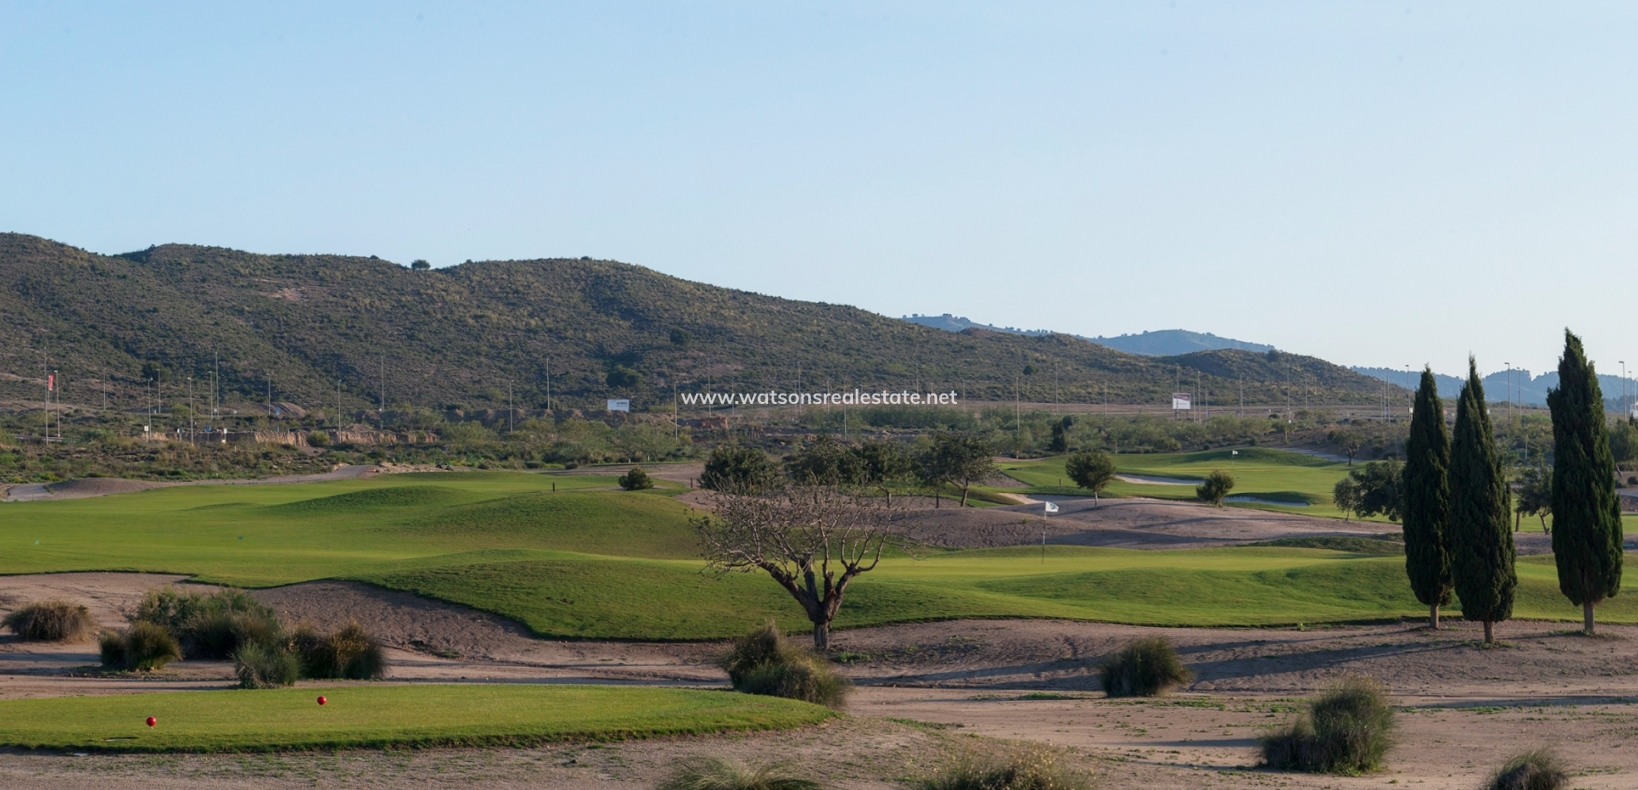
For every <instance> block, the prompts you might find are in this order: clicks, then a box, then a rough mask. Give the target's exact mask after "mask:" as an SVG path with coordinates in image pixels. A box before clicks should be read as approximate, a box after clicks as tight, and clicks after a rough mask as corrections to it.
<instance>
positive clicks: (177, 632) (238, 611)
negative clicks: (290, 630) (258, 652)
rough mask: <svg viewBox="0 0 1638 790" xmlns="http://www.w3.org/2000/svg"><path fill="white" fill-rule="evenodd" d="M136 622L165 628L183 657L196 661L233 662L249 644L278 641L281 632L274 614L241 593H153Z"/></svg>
mask: <svg viewBox="0 0 1638 790" xmlns="http://www.w3.org/2000/svg"><path fill="white" fill-rule="evenodd" d="M132 619H133V621H134V622H145V623H153V624H154V625H157V626H159V627H160V628H163V629H165V630H166V631H167V632H169V633H170V634H171V636H173V637H175V638H176V641H177V642H178V643H180V644H181V645H182V654H183V655H184V656H185V657H187V658H193V659H217V660H220V659H227V658H231V657H232V656H233V654H234V653H235V652H236V651H238V649H239V648H240V647H242V646H244V645H246V644H266V643H271V642H273V641H275V640H277V639H278V638H279V635H280V633H281V630H282V629H281V628H280V626H279V618H278V616H277V615H276V614H274V613H273V610H272V609H270V608H268V607H267V606H265V605H263V604H262V603H260V602H258V601H257V600H256V599H255V598H252V597H250V594H249V593H246V592H244V591H243V590H219V591H217V592H213V593H209V594H201V593H195V592H178V591H176V590H175V589H173V588H168V587H167V588H160V589H155V590H149V591H148V594H147V595H146V596H144V597H143V599H142V603H141V604H140V605H139V606H138V607H137V613H136V616H135V617H134V618H132Z"/></svg>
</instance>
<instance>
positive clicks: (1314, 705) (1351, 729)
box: [1261, 676, 1394, 774]
mask: <svg viewBox="0 0 1638 790" xmlns="http://www.w3.org/2000/svg"><path fill="white" fill-rule="evenodd" d="M1393 729H1394V722H1393V708H1392V707H1390V706H1389V705H1388V695H1387V693H1386V692H1385V691H1384V690H1383V688H1382V685H1381V684H1380V683H1377V682H1376V681H1375V680H1372V679H1370V678H1366V677H1358V676H1354V677H1349V678H1346V679H1344V680H1343V681H1342V682H1340V683H1338V684H1337V685H1336V686H1334V687H1332V688H1331V689H1330V690H1328V691H1326V692H1325V693H1324V694H1321V695H1320V696H1319V697H1318V698H1317V699H1315V700H1314V701H1313V702H1311V703H1309V707H1308V710H1307V711H1306V712H1304V713H1302V714H1301V715H1299V716H1298V717H1297V719H1296V720H1295V721H1293V722H1292V723H1291V724H1289V725H1287V726H1286V727H1284V728H1281V729H1278V730H1275V731H1273V732H1270V733H1268V734H1266V735H1264V736H1263V737H1262V739H1261V740H1262V746H1263V762H1265V763H1266V764H1268V765H1269V766H1271V767H1274V768H1279V769H1283V770H1294V771H1310V772H1316V773H1328V774H1362V773H1368V772H1370V771H1375V770H1377V769H1378V768H1381V767H1382V756H1383V755H1384V754H1386V753H1387V751H1388V748H1389V747H1390V746H1392V745H1393Z"/></svg>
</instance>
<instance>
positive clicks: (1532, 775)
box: [1484, 749, 1570, 790]
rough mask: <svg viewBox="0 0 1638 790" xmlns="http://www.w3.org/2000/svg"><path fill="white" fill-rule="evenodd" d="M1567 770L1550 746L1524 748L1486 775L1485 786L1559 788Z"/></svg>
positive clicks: (1501, 789)
mask: <svg viewBox="0 0 1638 790" xmlns="http://www.w3.org/2000/svg"><path fill="white" fill-rule="evenodd" d="M1569 784H1570V773H1569V771H1567V770H1565V767H1564V763H1563V762H1562V761H1561V760H1559V759H1558V755H1556V754H1553V752H1552V750H1551V749H1536V750H1534V751H1528V752H1525V753H1523V754H1520V755H1518V756H1516V757H1514V758H1513V759H1511V760H1508V761H1507V762H1506V764H1504V765H1502V767H1501V769H1500V770H1498V771H1496V773H1495V775H1494V776H1492V777H1490V783H1489V784H1486V785H1485V786H1484V788H1485V790H1563V789H1564V788H1565V787H1568V786H1569Z"/></svg>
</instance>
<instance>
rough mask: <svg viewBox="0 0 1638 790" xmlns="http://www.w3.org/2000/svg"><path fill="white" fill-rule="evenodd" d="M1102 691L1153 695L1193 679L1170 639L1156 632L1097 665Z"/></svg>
mask: <svg viewBox="0 0 1638 790" xmlns="http://www.w3.org/2000/svg"><path fill="white" fill-rule="evenodd" d="M1098 680H1099V681H1100V682H1101V683H1102V684H1103V693H1105V694H1107V695H1109V696H1111V697H1154V696H1158V695H1161V694H1164V693H1166V692H1167V691H1170V690H1171V689H1172V688H1174V687H1176V686H1181V685H1183V684H1185V683H1188V682H1190V681H1192V680H1194V673H1193V672H1190V671H1189V669H1188V668H1187V667H1185V666H1183V660H1182V659H1180V658H1178V657H1177V651H1176V650H1173V649H1172V646H1171V643H1169V642H1167V641H1166V640H1165V639H1164V638H1162V637H1158V636H1151V637H1144V638H1142V639H1138V640H1135V641H1133V642H1131V643H1130V644H1128V645H1126V647H1124V648H1122V649H1121V650H1119V651H1118V652H1116V653H1114V654H1112V655H1110V656H1109V657H1107V658H1105V659H1104V660H1103V663H1101V664H1099V665H1098Z"/></svg>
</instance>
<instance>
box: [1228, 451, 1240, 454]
mask: <svg viewBox="0 0 1638 790" xmlns="http://www.w3.org/2000/svg"><path fill="white" fill-rule="evenodd" d="M1239 454H1240V451H1239V450H1230V451H1229V455H1239Z"/></svg>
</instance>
